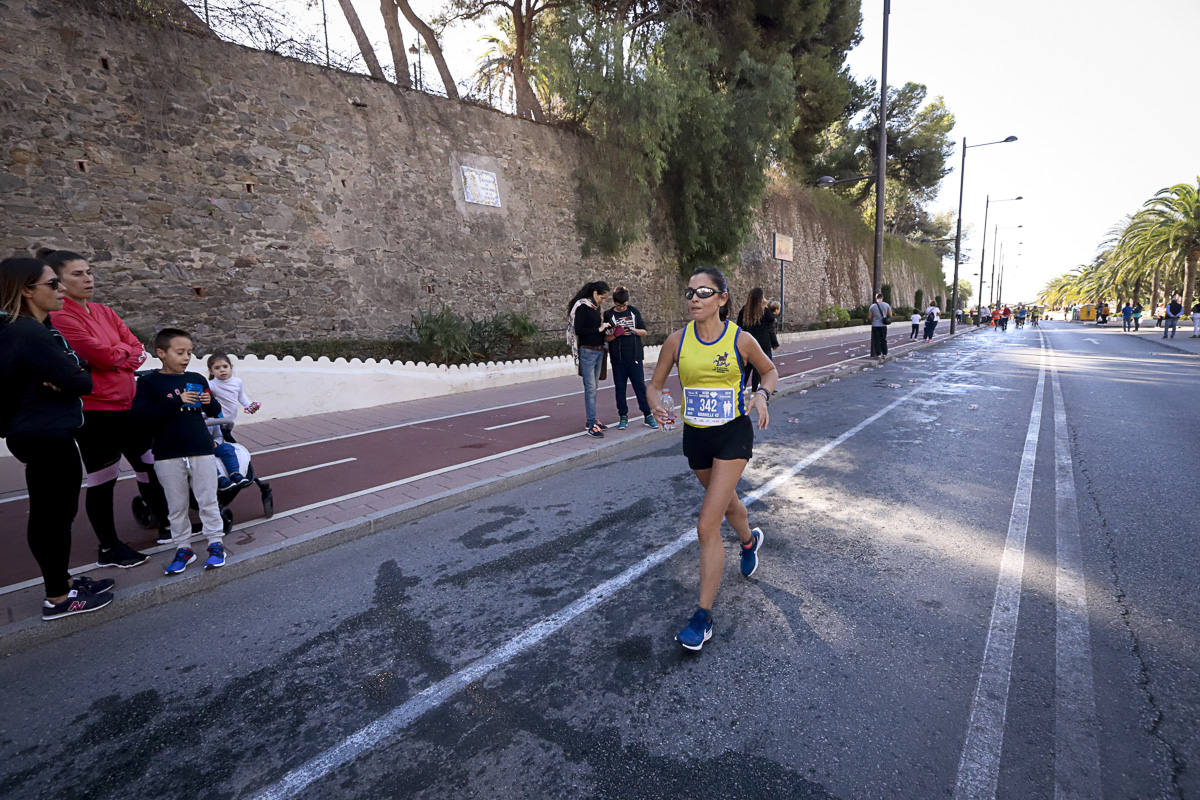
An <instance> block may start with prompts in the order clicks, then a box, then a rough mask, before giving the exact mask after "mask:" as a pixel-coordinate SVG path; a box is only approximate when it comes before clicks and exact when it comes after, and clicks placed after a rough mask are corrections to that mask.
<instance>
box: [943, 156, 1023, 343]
mask: <svg viewBox="0 0 1200 800" xmlns="http://www.w3.org/2000/svg"><path fill="white" fill-rule="evenodd" d="M1016 140H1017V137H1015V136H1009V137H1007V138H1004V139H1000V140H999V141H996V142H983V143H982V144H972V145H968V144H967V137H965V136H964V137H963V140H962V166H960V167H959V169H958V229H957V231H956V232H955V234H954V283H953V284H952V285H951V287H950V309H951V311H952V312H953V310H954V309H956V308H958V264H959V261H960V258H959V254H960V253H961V251H962V250H961V249H962V207H963V187H964V186H965V185H966V180H967V150H968V149H969V148H971V147H987V146H988V145H992V144H1007V143H1008V142H1015V141H1016ZM984 211H985V212H986V209H984ZM983 235H984V237H985V238H986V237H987V219H984V221H983ZM979 281H980V284H979V302H981V303H982V302H983V278H982V276H981V277H980V279H979ZM976 316H978V315H976ZM956 327H957V326H956V324H955V319H954V315H953V313H951V315H950V332H951V333H954V329H955V328H956Z"/></svg>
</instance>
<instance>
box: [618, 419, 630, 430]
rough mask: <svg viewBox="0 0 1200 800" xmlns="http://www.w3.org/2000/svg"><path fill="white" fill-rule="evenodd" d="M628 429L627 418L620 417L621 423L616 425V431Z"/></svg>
mask: <svg viewBox="0 0 1200 800" xmlns="http://www.w3.org/2000/svg"><path fill="white" fill-rule="evenodd" d="M628 427H629V417H621V421H620V422H618V423H617V430H619V431H623V430H625V429H626V428H628Z"/></svg>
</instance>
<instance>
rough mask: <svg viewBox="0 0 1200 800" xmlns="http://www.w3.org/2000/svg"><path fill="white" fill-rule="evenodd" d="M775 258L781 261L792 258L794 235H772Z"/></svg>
mask: <svg viewBox="0 0 1200 800" xmlns="http://www.w3.org/2000/svg"><path fill="white" fill-rule="evenodd" d="M771 249H772V250H773V251H774V253H775V258H776V259H777V260H779V261H791V260H792V237H790V236H784V235H783V234H782V233H776V234H774V236H773V237H772V248H771Z"/></svg>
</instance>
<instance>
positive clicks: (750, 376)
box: [737, 286, 775, 392]
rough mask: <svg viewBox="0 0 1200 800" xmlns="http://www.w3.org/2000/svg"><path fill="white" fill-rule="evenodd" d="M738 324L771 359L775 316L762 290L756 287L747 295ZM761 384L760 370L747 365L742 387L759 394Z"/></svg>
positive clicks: (739, 314) (738, 317)
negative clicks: (748, 386) (745, 386)
mask: <svg viewBox="0 0 1200 800" xmlns="http://www.w3.org/2000/svg"><path fill="white" fill-rule="evenodd" d="M737 324H738V327H739V328H741V329H742V330H744V331H745V332H746V333H748V334H750V335H751V336H753V337H754V341H756V342H758V346H759V347H761V348H762V351H763V352H764V353H766V355H767V358H770V357H771V344H772V340H773V339H774V338H775V314H774V312H772V311H771V309H770V308H768V307H767V306H766V303H765V301H764V300H763V290H762V289H761V288H759V287H757V286H756V287H754V288H753V289H751V290H750V294H748V295H746V304H745V305H743V306H742V310H741V311H739V312H738V315H737ZM760 382H761V377H760V376H759V374H758V370H756V369H755V368H754V365H753V364H747V365H746V375H745V377H744V378H743V381H742V385H743V386H744V385H746V384H749V385H750V391H752V392H757V391H758V387H759V384H760Z"/></svg>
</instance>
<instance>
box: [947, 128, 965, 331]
mask: <svg viewBox="0 0 1200 800" xmlns="http://www.w3.org/2000/svg"><path fill="white" fill-rule="evenodd" d="M966 180H967V137H965V136H964V137H963V142H962V166H960V167H959V168H958V230H957V231H955V233H954V285H953V286H951V287H950V333H954V329H955V327H956V322H957V312H958V259H959V253H960V252H961V247H962V203H963V185H964V184H965V183H966Z"/></svg>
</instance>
